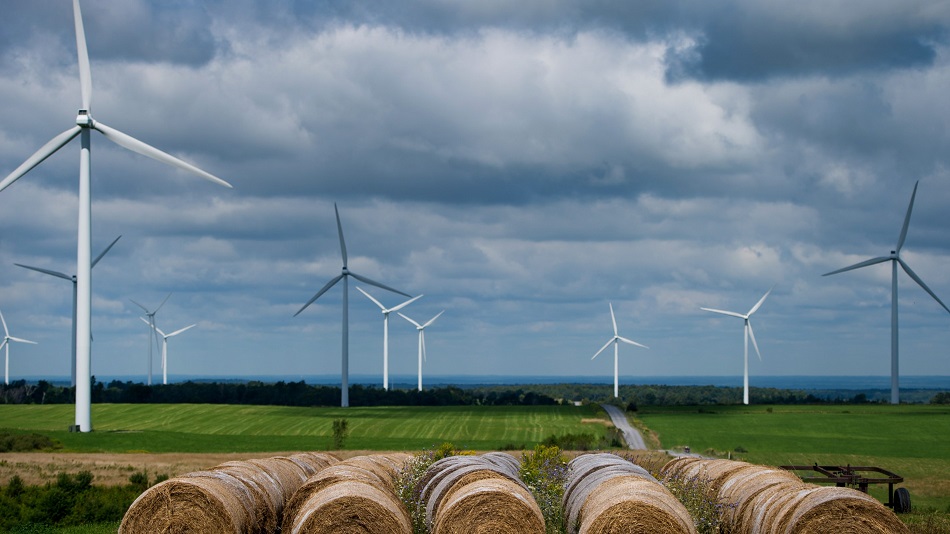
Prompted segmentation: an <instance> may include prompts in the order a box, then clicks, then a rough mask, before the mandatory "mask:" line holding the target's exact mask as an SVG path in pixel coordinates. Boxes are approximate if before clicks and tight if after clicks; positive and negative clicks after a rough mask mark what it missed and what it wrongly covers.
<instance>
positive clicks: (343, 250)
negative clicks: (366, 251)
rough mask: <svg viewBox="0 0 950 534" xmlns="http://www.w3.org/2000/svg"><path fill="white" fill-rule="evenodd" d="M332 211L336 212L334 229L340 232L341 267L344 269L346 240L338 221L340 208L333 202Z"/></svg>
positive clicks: (341, 225)
mask: <svg viewBox="0 0 950 534" xmlns="http://www.w3.org/2000/svg"><path fill="white" fill-rule="evenodd" d="M333 211H334V213H336V231H337V233H339V234H340V254H342V255H343V268H344V269H346V241H345V240H344V239H343V223H341V222H340V210H339V209H337V207H336V202H334V203H333Z"/></svg>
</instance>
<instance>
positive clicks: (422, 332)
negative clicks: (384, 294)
mask: <svg viewBox="0 0 950 534" xmlns="http://www.w3.org/2000/svg"><path fill="white" fill-rule="evenodd" d="M396 313H398V314H399V316H400V317H402V318H403V319H405V320H407V321H409V322H410V323H412V324H414V325H416V330H418V331H419V391H422V360H423V359H425V357H426V327H427V326H429V325H430V324H432V323H434V322H435V320H436V319H438V318H439V316H440V315H442V314H443V313H445V310H442V311H440V312H439V313H437V314H436V315H435V317H433V318H431V319H429V321H428V322H427V323H426V324H419V323H417V322H415V321H413V320H412V319H410V318H408V317H406V316H405V315H403V314H402V312H396Z"/></svg>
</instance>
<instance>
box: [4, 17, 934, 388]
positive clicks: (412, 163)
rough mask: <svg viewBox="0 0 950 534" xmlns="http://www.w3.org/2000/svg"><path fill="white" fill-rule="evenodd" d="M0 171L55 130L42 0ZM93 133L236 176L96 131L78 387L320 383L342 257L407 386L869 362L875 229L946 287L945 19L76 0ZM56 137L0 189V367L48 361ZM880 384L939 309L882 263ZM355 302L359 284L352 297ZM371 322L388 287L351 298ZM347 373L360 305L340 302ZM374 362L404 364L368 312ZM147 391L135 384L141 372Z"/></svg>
mask: <svg viewBox="0 0 950 534" xmlns="http://www.w3.org/2000/svg"><path fill="white" fill-rule="evenodd" d="M4 11H5V13H4V20H5V23H4V25H3V29H2V30H0V98H2V101H3V102H4V106H3V114H4V119H5V120H4V121H3V127H2V129H0V177H2V176H5V175H6V174H7V173H9V172H11V171H12V170H13V169H15V168H16V167H17V166H18V165H19V164H20V163H21V162H22V161H23V160H24V159H26V158H27V157H28V156H29V155H30V154H32V153H33V152H34V151H35V150H37V149H38V148H39V147H40V146H42V145H43V144H44V143H45V142H46V141H47V140H49V139H50V138H52V137H53V136H54V135H56V134H58V133H59V132H62V131H63V130H65V129H67V128H69V127H70V126H71V125H72V124H74V119H75V114H76V110H77V109H78V107H79V103H80V99H79V81H78V72H77V67H76V44H75V35H74V31H73V25H72V9H71V3H70V2H68V1H66V0H41V1H29V2H28V1H25V0H23V1H21V0H16V1H14V2H10V3H9V5H5V6H4ZM83 16H84V19H85V27H86V35H87V40H88V47H89V53H90V57H91V60H92V75H93V87H94V94H93V114H94V116H95V117H96V119H97V120H100V121H103V122H105V123H106V124H108V125H110V126H112V127H114V128H118V129H120V130H123V131H125V132H126V133H128V134H130V135H133V136H135V137H137V138H139V139H141V140H143V141H145V142H147V143H150V144H153V145H155V146H157V147H159V148H162V149H163V150H166V151H169V152H171V153H173V154H175V155H177V156H179V157H181V158H183V159H185V160H187V161H190V162H193V163H195V164H197V165H199V166H200V167H202V168H203V169H205V170H207V171H209V172H211V173H214V174H215V175H218V176H220V177H222V178H224V179H225V180H228V181H229V182H230V183H231V184H233V186H234V188H233V189H231V190H229V189H225V188H222V187H219V186H217V185H214V184H212V183H210V182H207V181H204V180H202V179H200V178H197V177H194V176H192V175H188V174H185V173H182V172H179V171H177V170H175V169H172V168H169V167H166V166H165V165H162V164H160V163H158V162H155V161H153V160H150V159H147V158H144V157H141V156H139V155H136V154H131V153H129V152H127V151H124V150H122V149H119V148H118V147H116V146H115V145H112V144H111V143H110V142H109V141H108V140H106V139H104V138H103V137H102V136H100V135H98V134H94V137H93V200H94V202H93V249H94V250H93V256H95V255H96V254H98V252H99V251H100V250H102V249H103V248H105V247H106V246H107V245H108V244H109V243H110V242H111V241H112V240H113V239H115V238H116V237H117V236H119V235H121V236H122V238H121V239H120V240H119V242H118V243H117V244H116V245H115V247H114V248H113V249H112V250H111V252H110V253H109V254H108V255H107V256H106V257H105V258H104V259H103V260H102V261H101V263H99V264H98V265H97V267H96V268H95V270H94V277H93V335H94V343H93V372H94V374H96V375H98V376H115V375H125V376H130V377H133V378H135V377H139V378H144V376H145V374H146V371H147V368H146V359H147V335H148V334H147V327H146V326H145V325H144V324H143V323H142V322H141V321H140V320H139V316H140V315H141V311H142V310H141V309H140V308H138V307H137V306H136V305H135V304H133V303H132V302H131V300H135V301H136V302H139V303H142V304H144V305H145V306H146V307H152V308H154V307H155V306H158V305H159V304H160V303H161V302H162V300H163V299H165V297H166V296H167V295H168V294H169V293H171V297H170V298H169V299H168V301H167V303H166V304H165V305H164V307H162V309H161V310H160V311H159V313H158V315H157V322H158V325H159V327H160V328H162V329H163V330H165V331H166V332H169V331H172V330H176V329H178V328H181V327H184V326H187V325H189V324H192V323H197V324H198V326H197V327H196V328H194V329H192V330H189V331H188V332H186V333H184V334H182V335H181V336H180V337H175V338H172V339H171V340H170V341H169V359H170V364H169V366H170V372H171V373H172V374H191V375H210V376H221V375H242V376H261V377H264V376H270V375H321V374H326V375H330V374H334V373H339V369H340V329H341V326H340V307H341V295H342V291H341V288H340V287H339V286H338V287H336V288H334V289H332V290H331V291H329V292H328V293H327V294H325V295H324V296H323V297H321V298H320V299H319V300H318V301H316V302H315V303H314V304H313V305H312V306H311V307H310V308H308V309H307V310H305V311H304V312H303V313H301V314H300V315H299V316H297V317H293V315H294V313H295V312H296V311H297V310H298V309H299V308H300V307H301V306H302V305H303V303H305V302H306V301H307V300H308V299H309V298H310V297H311V296H312V295H313V294H314V293H315V292H316V291H317V290H319V289H320V288H321V287H322V286H323V285H324V283H326V282H327V281H328V280H329V279H330V278H332V277H333V276H335V275H337V274H339V273H340V268H341V264H342V262H341V256H340V249H339V241H338V238H337V231H336V223H335V219H334V211H333V205H334V203H337V204H338V206H339V210H340V217H341V219H342V223H343V230H344V233H345V236H346V245H347V252H348V254H349V267H350V269H351V270H352V271H354V272H356V273H359V274H362V275H364V276H366V277H369V278H372V279H375V280H378V281H380V282H383V283H385V284H388V285H391V286H393V287H396V288H398V289H400V290H402V291H405V292H406V293H409V294H412V295H416V294H420V293H422V294H424V295H425V296H424V297H423V298H422V299H420V300H419V301H417V302H416V303H413V304H412V305H410V306H409V307H407V308H406V309H405V310H404V311H405V312H406V313H407V315H409V316H410V317H413V318H414V319H416V320H418V321H420V322H422V321H425V320H428V319H429V318H430V317H432V316H433V315H435V314H436V313H438V312H439V311H440V310H443V309H445V310H446V312H445V314H444V315H443V316H442V317H441V318H439V320H438V321H437V322H436V323H434V324H433V325H432V326H430V327H429V329H428V330H427V331H426V332H427V337H426V341H427V348H428V356H429V357H428V360H427V362H426V363H425V367H424V372H425V373H426V374H431V375H452V374H454V375H457V374H481V375H484V374H494V375H508V376H512V375H514V376H518V375H561V376H568V377H569V376H603V377H604V379H605V381H606V380H609V378H610V377H611V375H612V369H613V363H612V361H611V360H612V355H610V354H604V355H602V356H601V357H598V358H597V359H596V360H594V361H591V356H592V355H593V354H594V352H595V351H596V350H597V349H598V348H600V346H601V345H603V344H604V343H605V342H606V341H607V340H608V339H609V338H610V337H611V335H612V327H611V324H610V311H609V308H608V303H613V306H614V309H615V311H616V314H617V321H618V323H619V327H620V333H621V335H624V336H626V337H629V338H632V339H634V340H637V341H639V342H641V343H643V344H645V345H649V346H650V349H649V350H644V349H638V348H635V347H629V346H623V347H621V355H620V359H621V361H620V370H621V374H622V375H629V377H630V379H631V380H641V379H643V378H642V377H650V376H664V375H739V374H741V373H742V321H741V320H740V319H736V318H731V317H723V316H718V315H714V314H711V313H708V312H703V311H701V310H700V309H699V308H700V306H706V307H714V308H722V309H727V310H734V311H737V312H743V313H744V312H746V311H747V310H748V309H749V308H751V307H752V305H753V304H755V302H756V301H757V300H758V299H759V298H760V297H761V296H762V295H763V294H764V293H765V292H766V291H767V290H768V289H769V288H770V287H771V286H773V284H774V285H775V289H774V291H773V292H772V294H771V296H770V297H769V299H768V300H767V301H766V302H765V304H764V305H763V306H762V308H761V309H760V310H759V311H758V313H757V314H756V315H755V316H754V317H753V321H752V324H753V326H754V327H755V333H756V337H757V339H758V341H759V346H760V348H761V350H762V361H761V362H760V361H758V360H757V359H755V358H753V359H752V360H751V362H750V369H751V374H752V376H753V379H752V383H753V385H755V378H754V377H755V376H756V375H759V376H762V375H828V374H831V375H835V374H843V375H855V374H857V375H887V374H889V370H890V348H889V343H890V268H889V266H888V264H881V265H876V266H873V267H868V268H865V269H861V270H858V271H852V272H848V273H843V274H839V275H835V276H832V277H822V276H821V275H822V273H826V272H828V271H832V270H834V269H838V268H840V267H844V266H846V265H850V264H852V263H856V262H858V261H861V260H863V259H866V258H870V257H873V256H881V255H886V254H888V253H889V251H890V250H892V249H893V248H894V246H895V244H896V242H897V239H898V235H899V233H900V229H901V224H902V222H903V218H904V214H905V212H906V209H907V205H908V201H909V200H910V196H911V192H912V191H913V188H914V184H915V182H917V181H918V180H919V182H920V186H919V192H918V195H917V199H916V203H915V206H914V211H913V218H912V220H911V225H910V231H909V233H908V236H907V241H906V245H905V248H904V250H903V257H904V259H905V260H906V261H907V262H908V264H910V265H911V266H912V267H913V269H914V270H915V271H916V272H917V274H918V275H920V277H921V278H923V280H924V281H925V282H926V283H927V284H928V285H929V286H930V288H931V289H933V291H934V292H936V294H937V295H938V296H940V297H941V298H942V299H944V301H945V302H950V268H948V267H950V232H948V231H947V230H948V228H947V227H948V223H950V215H948V213H950V211H948V206H950V130H948V124H950V104H948V102H950V99H948V97H947V95H950V4H947V3H944V2H935V1H926V0H925V1H909V2H901V3H894V2H886V1H877V0H873V1H865V2H841V3H828V2H818V1H810V0H809V1H805V2H797V3H794V5H790V4H788V3H779V2H761V1H759V0H728V1H726V2H717V3H715V4H710V3H708V2H704V1H699V0H695V1H685V2H673V3H671V2H665V1H647V2H635V3H631V2H623V1H617V0H603V1H594V2H582V1H572V0H526V1H522V2H514V3H513V2H500V1H484V2H451V1H438V0H410V1H407V2H402V3H399V4H398V5H395V4H388V3H384V4H382V5H381V4H379V3H377V2H369V1H360V0H357V1H346V2H342V1H333V0H326V1H323V2H293V1H279V2H273V1H266V2H265V1H263V0H238V1H235V0H227V1H225V0H209V1H198V0H179V1H176V2H164V1H158V0H152V1H150V0H130V1H125V2H111V1H108V0H85V1H84V2H83ZM78 152H79V146H78V141H73V142H72V143H71V144H70V145H68V146H66V147H65V148H64V149H62V150H60V151H59V152H58V153H57V154H56V155H54V156H53V157H51V158H49V159H48V160H46V161H45V162H43V163H42V164H41V165H40V166H39V167H37V168H36V169H34V170H33V171H31V172H30V173H29V174H27V175H26V176H25V177H24V178H22V179H20V180H19V181H18V182H16V183H15V184H14V185H13V186H11V187H9V188H8V189H6V190H4V191H3V192H0V310H2V311H3V313H4V315H5V317H6V320H7V323H8V325H9V326H10V329H11V334H12V335H14V336H19V337H24V338H28V339H31V340H34V341H38V342H39V344H38V345H36V346H26V345H15V346H14V347H13V350H12V351H11V362H10V372H11V376H12V377H13V378H16V377H18V376H23V375H27V376H36V375H49V376H63V375H68V374H69V365H68V355H69V350H70V340H69V335H70V334H69V333H70V323H71V309H70V308H71V292H70V284H69V283H68V282H67V281H65V280H59V279H56V278H53V277H50V276H47V275H43V274H40V273H35V272H31V271H27V270H25V269H21V268H19V267H16V266H14V263H24V264H29V265H35V266H39V267H43V268H46V269H52V270H56V271H61V272H66V273H68V274H72V273H73V272H75V261H76V259H75V258H76V219H77V184H78ZM899 280H900V290H901V293H900V311H901V330H900V333H901V356H902V358H901V372H902V374H907V375H930V374H936V375H950V349H948V346H950V314H948V313H947V312H946V311H945V310H944V309H943V308H941V307H940V306H939V305H938V304H937V303H936V302H934V300H933V299H931V297H930V296H929V295H927V294H926V293H925V292H924V291H923V290H922V289H920V288H919V287H918V286H917V285H916V284H915V283H914V282H913V281H912V280H911V279H910V278H909V277H907V276H906V275H904V274H903V273H902V274H901V276H900V279H899ZM356 285H361V287H363V286H362V284H356ZM364 289H368V290H369V291H370V292H371V293H373V294H374V295H375V296H376V297H377V298H378V299H380V300H382V301H383V302H384V303H385V304H387V305H395V304H397V303H399V302H401V299H402V297H400V296H398V295H394V294H390V293H387V292H385V291H383V290H380V289H377V288H372V287H369V288H367V287H364ZM350 301H351V302H350V332H351V346H350V351H351V358H350V360H351V361H350V370H351V372H352V373H361V374H380V373H381V368H382V361H381V360H382V356H381V353H382V316H381V314H380V312H379V310H378V308H377V307H376V306H375V305H374V304H373V303H372V302H370V301H369V300H368V299H366V298H365V297H363V296H362V295H361V294H359V293H358V292H357V291H356V290H355V289H354V287H353V285H351V287H350ZM390 330H391V337H390V346H391V360H392V361H391V372H393V373H395V374H404V375H409V374H413V373H414V372H415V367H416V339H417V337H416V332H415V329H414V327H413V326H412V325H410V324H409V323H408V322H406V321H404V320H403V319H401V318H399V317H396V316H395V315H394V316H393V317H392V320H391V324H390ZM155 373H156V374H158V373H159V370H158V367H157V357H156V367H155Z"/></svg>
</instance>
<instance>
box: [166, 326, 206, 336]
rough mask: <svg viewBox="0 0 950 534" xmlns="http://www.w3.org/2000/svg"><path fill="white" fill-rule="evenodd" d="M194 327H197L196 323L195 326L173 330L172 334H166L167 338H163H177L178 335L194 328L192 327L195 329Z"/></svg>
mask: <svg viewBox="0 0 950 534" xmlns="http://www.w3.org/2000/svg"><path fill="white" fill-rule="evenodd" d="M196 326H198V324H197V323H196V324H193V325H191V326H186V327H184V328H181V329H178V330H175V331H174V332H172V333H171V334H168V335H167V336H165V337H172V336H177V335H178V334H180V333H182V332H184V331H185V330H188V329H191V328H194V327H196Z"/></svg>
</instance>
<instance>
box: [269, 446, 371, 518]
mask: <svg viewBox="0 0 950 534" xmlns="http://www.w3.org/2000/svg"><path fill="white" fill-rule="evenodd" d="M345 482H359V483H362V484H367V485H370V486H375V487H377V488H379V489H381V490H384V489H386V488H387V487H388V484H387V482H386V481H384V480H382V479H380V477H379V475H378V474H377V473H375V472H373V471H370V470H368V469H364V468H363V467H360V466H358V465H350V464H348V463H346V462H341V463H338V464H335V465H331V466H330V467H327V468H325V469H324V470H322V471H320V472H318V473H316V474H315V475H313V476H312V477H310V478H308V479H307V481H306V482H305V483H304V484H303V485H302V486H300V487H299V488H297V491H296V492H294V494H293V496H291V498H290V499H289V500H288V501H287V503H286V505H285V506H284V513H283V521H282V523H281V524H282V527H283V531H284V532H289V531H290V529H291V528H292V527H293V522H294V521H295V518H296V517H297V515H299V514H300V510H301V509H302V508H303V507H304V505H305V503H306V502H307V501H308V500H309V499H310V498H311V497H312V496H313V495H314V494H315V493H317V492H320V491H322V490H324V489H326V488H328V487H330V486H333V485H335V484H340V483H345Z"/></svg>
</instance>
